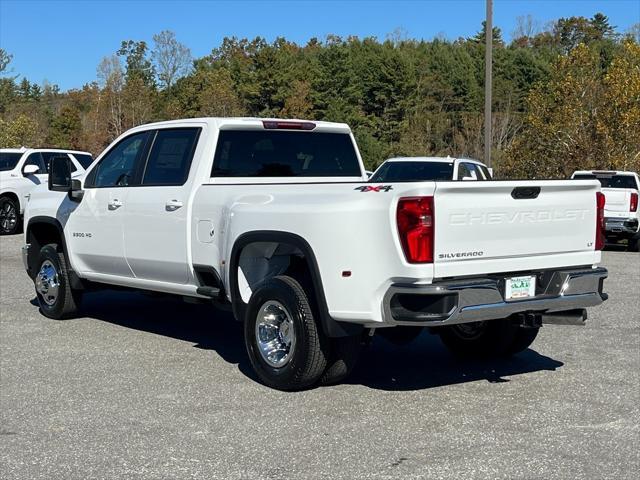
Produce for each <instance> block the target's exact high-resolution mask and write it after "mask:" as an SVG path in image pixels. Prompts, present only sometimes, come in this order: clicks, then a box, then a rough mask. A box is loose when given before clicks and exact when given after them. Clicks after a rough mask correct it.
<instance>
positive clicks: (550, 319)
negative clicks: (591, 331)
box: [542, 308, 587, 326]
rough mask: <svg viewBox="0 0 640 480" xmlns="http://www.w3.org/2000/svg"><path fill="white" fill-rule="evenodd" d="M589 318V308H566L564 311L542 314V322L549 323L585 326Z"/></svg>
mask: <svg viewBox="0 0 640 480" xmlns="http://www.w3.org/2000/svg"><path fill="white" fill-rule="evenodd" d="M586 320H587V309H586V308H579V309H577V310H566V311H564V312H553V313H545V314H543V315H542V323H543V324H547V325H580V326H584V325H585V322H586Z"/></svg>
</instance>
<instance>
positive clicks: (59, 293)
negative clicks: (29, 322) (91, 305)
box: [33, 243, 82, 320]
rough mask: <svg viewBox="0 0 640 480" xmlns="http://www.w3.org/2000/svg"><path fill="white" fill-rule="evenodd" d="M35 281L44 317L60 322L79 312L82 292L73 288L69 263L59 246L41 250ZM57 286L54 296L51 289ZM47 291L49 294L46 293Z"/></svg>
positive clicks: (53, 244) (49, 246)
mask: <svg viewBox="0 0 640 480" xmlns="http://www.w3.org/2000/svg"><path fill="white" fill-rule="evenodd" d="M51 267H52V268H53V269H54V270H53V272H52V270H51ZM33 281H34V284H35V287H36V296H37V297H38V304H39V305H40V311H41V312H42V314H43V315H44V316H46V317H49V318H53V319H55V320H60V319H63V318H70V317H73V316H74V315H75V314H76V313H77V312H78V308H79V306H80V301H81V299H82V292H81V291H80V290H75V289H73V288H71V282H70V281H69V274H68V271H67V262H66V260H65V258H64V254H63V253H62V252H61V251H59V248H58V245H57V244H55V243H50V244H48V245H45V246H44V247H42V248H41V249H40V255H39V257H38V263H37V271H36V275H35V277H34V279H33ZM55 284H57V288H56V294H55V296H53V295H52V294H51V293H52V289H51V287H52V286H53V285H55ZM45 290H47V292H48V293H44V291H45ZM45 297H46V298H45Z"/></svg>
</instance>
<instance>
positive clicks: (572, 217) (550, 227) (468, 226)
mask: <svg viewBox="0 0 640 480" xmlns="http://www.w3.org/2000/svg"><path fill="white" fill-rule="evenodd" d="M598 190H599V184H598V183H597V182H596V181H590V180H586V181H576V180H567V181H565V180H557V181H555V180H549V181H491V182H438V183H437V184H436V191H435V200H434V202H435V219H436V223H435V265H434V274H435V277H437V278H443V277H450V276H460V275H479V274H486V273H492V272H511V271H524V270H530V269H534V268H552V267H556V266H558V267H559V266H563V265H578V264H590V263H596V258H597V259H598V260H599V252H597V254H598V255H597V256H596V252H594V241H595V231H596V192H597V191H598ZM582 262H584V263H582Z"/></svg>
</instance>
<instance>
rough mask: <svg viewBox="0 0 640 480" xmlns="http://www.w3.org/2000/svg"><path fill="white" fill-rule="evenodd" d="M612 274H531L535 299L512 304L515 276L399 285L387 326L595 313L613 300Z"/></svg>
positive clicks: (393, 290) (387, 301)
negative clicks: (606, 288) (508, 282)
mask: <svg viewBox="0 0 640 480" xmlns="http://www.w3.org/2000/svg"><path fill="white" fill-rule="evenodd" d="M607 274H608V273H607V270H606V269H605V268H582V269H571V270H568V269H567V270H560V269H558V270H554V271H548V270H547V271H544V272H531V273H527V275H535V276H536V280H537V282H536V283H537V287H536V295H535V297H531V298H527V299H523V300H512V301H507V300H505V298H504V282H505V280H504V279H505V278H506V277H509V276H515V275H513V274H503V275H501V276H500V275H491V276H488V277H486V278H474V279H466V280H453V281H442V282H435V283H433V284H431V285H415V284H394V285H392V286H391V287H390V288H389V290H388V291H387V293H386V294H385V297H384V306H383V308H384V317H385V322H386V323H390V324H395V325H424V326H432V327H436V326H443V325H454V324H459V323H468V322H478V321H482V320H495V319H499V318H507V317H509V316H511V315H513V314H517V313H524V312H535V313H541V314H544V313H553V312H563V311H567V310H577V309H582V308H586V307H594V306H596V305H600V304H601V303H602V302H603V301H605V300H606V299H607V295H606V294H605V293H603V292H602V285H603V281H604V279H605V278H607ZM518 275H522V274H521V273H520V274H518Z"/></svg>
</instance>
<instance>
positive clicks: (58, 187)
mask: <svg viewBox="0 0 640 480" xmlns="http://www.w3.org/2000/svg"><path fill="white" fill-rule="evenodd" d="M49 190H51V191H52V192H70V191H71V160H69V157H67V156H64V157H53V158H52V159H51V161H50V162H49Z"/></svg>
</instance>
